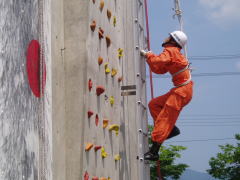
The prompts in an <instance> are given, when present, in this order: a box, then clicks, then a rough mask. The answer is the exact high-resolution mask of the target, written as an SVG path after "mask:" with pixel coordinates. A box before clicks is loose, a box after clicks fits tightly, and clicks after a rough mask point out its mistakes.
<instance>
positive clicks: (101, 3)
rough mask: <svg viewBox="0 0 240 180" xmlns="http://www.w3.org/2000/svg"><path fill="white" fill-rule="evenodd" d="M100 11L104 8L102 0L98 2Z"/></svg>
mask: <svg viewBox="0 0 240 180" xmlns="http://www.w3.org/2000/svg"><path fill="white" fill-rule="evenodd" d="M99 8H100V11H102V10H103V8H104V0H101V1H100V7H99Z"/></svg>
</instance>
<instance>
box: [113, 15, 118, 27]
mask: <svg viewBox="0 0 240 180" xmlns="http://www.w3.org/2000/svg"><path fill="white" fill-rule="evenodd" d="M116 24H117V18H116V16H114V17H113V26H114V27H116Z"/></svg>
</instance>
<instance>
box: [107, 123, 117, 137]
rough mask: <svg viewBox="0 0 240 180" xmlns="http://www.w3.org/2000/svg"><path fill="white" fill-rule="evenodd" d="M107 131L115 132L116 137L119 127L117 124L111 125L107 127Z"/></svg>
mask: <svg viewBox="0 0 240 180" xmlns="http://www.w3.org/2000/svg"><path fill="white" fill-rule="evenodd" d="M109 131H115V132H116V135H118V132H119V125H117V124H113V125H111V126H110V127H109Z"/></svg>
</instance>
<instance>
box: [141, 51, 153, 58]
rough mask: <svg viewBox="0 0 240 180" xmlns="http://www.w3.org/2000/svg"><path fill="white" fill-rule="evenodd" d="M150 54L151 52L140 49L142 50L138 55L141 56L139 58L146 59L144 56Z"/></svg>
mask: <svg viewBox="0 0 240 180" xmlns="http://www.w3.org/2000/svg"><path fill="white" fill-rule="evenodd" d="M150 52H151V51H146V50H144V49H142V50H141V51H140V54H141V56H144V57H146V56H147V53H150Z"/></svg>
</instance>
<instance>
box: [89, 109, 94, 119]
mask: <svg viewBox="0 0 240 180" xmlns="http://www.w3.org/2000/svg"><path fill="white" fill-rule="evenodd" d="M93 114H94V113H93V112H92V111H90V110H89V111H88V118H91V117H92V115H93Z"/></svg>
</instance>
